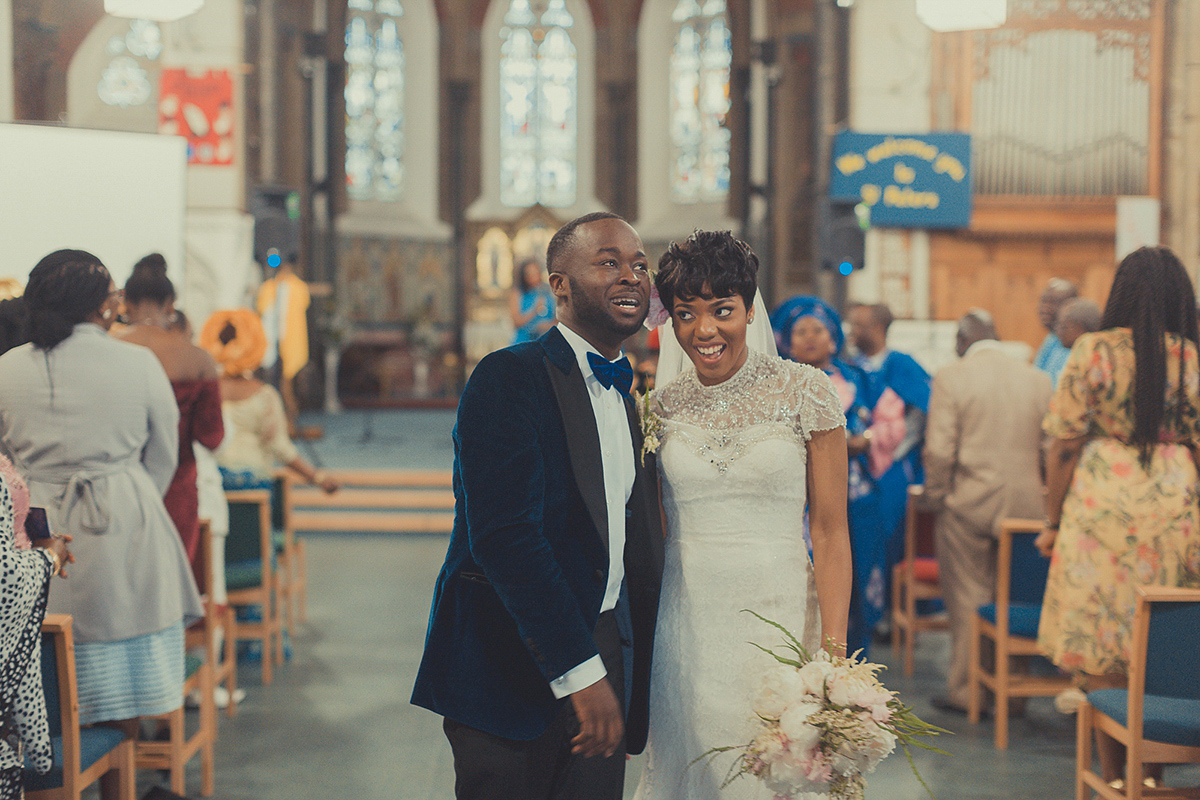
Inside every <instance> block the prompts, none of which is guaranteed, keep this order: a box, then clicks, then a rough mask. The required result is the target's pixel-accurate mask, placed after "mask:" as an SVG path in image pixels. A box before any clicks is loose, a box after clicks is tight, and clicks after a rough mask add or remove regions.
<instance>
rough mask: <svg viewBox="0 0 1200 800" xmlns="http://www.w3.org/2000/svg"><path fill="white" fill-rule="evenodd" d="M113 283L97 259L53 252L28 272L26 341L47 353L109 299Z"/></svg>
mask: <svg viewBox="0 0 1200 800" xmlns="http://www.w3.org/2000/svg"><path fill="white" fill-rule="evenodd" d="M111 283H112V279H111V278H110V277H109V274H108V270H107V269H106V268H105V267H104V264H102V263H100V259H98V258H96V257H95V256H94V255H92V254H91V253H88V252H85V251H83V250H55V251H54V252H53V253H51V254H50V255H48V256H46V257H45V258H43V259H42V260H41V261H39V262H38V263H37V266H36V267H34V268H33V271H32V272H30V273H29V283H28V284H27V285H26V286H25V307H26V309H27V311H28V313H29V340H30V341H31V342H33V346H34V347H36V348H38V349H39V350H46V351H50V350H53V349H54V348H55V347H57V346H58V345H59V343H60V342H62V341H63V340H64V339H66V338H67V337H68V336H70V335H71V333H72V332H73V331H74V329H75V326H76V325H78V324H79V323H81V322H86V321H87V320H88V319H89V318H90V317H91V316H92V315H93V314H95V313H96V312H97V311H99V310H100V306H102V305H104V301H105V300H107V299H108V287H109V285H110V284H111Z"/></svg>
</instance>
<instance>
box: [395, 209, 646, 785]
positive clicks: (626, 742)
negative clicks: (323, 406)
mask: <svg viewBox="0 0 1200 800" xmlns="http://www.w3.org/2000/svg"><path fill="white" fill-rule="evenodd" d="M546 262H547V263H546V267H547V270H548V271H549V273H550V287H551V289H552V290H553V292H554V295H555V298H556V300H557V316H558V325H557V326H556V327H554V328H551V329H550V331H549V332H547V333H546V334H545V335H544V336H542V338H541V339H539V340H538V341H536V342H529V343H526V344H519V345H515V346H513V347H509V348H507V349H505V350H500V351H498V352H496V353H492V354H491V355H489V356H487V357H486V358H484V359H483V360H482V361H480V362H479V365H478V366H477V367H476V368H475V371H474V372H473V373H472V375H471V379H470V381H468V383H467V386H466V389H465V390H464V391H463V395H462V398H461V400H460V402H459V406H458V423H457V425H456V426H455V430H454V449H455V461H454V496H455V520H454V532H453V533H452V534H451V537H450V547H449V552H447V554H446V562H445V564H444V565H443V567H442V571H441V574H440V575H439V576H438V580H437V586H436V588H435V590H434V596H433V608H432V611H431V613H430V620H429V630H428V633H427V634H426V640H425V654H424V657H423V658H422V660H421V666H420V670H419V671H418V673H417V682H416V686H415V687H414V689H413V696H412V702H413V703H415V704H416V705H419V706H423V707H425V708H428V709H430V710H432V711H434V712H436V713H438V714H441V715H442V716H443V717H445V721H444V723H443V728H444V730H445V733H446V738H448V739H449V740H450V747H451V749H452V750H453V752H454V771H455V794H456V796H457V797H458V798H460V800H463V799H465V798H471V799H472V800H474V799H475V798H504V800H509V798H529V799H530V800H534V799H535V798H536V799H539V800H540V799H541V798H545V799H546V800H550V798H555V799H556V800H557V799H558V798H562V799H563V800H565V799H566V798H572V799H573V798H597V800H601V799H603V800H617V799H618V798H620V797H621V795H622V789H623V784H624V775H625V757H624V756H625V753H626V752H631V753H638V752H641V750H642V749H643V747H645V743H646V728H647V718H648V714H649V709H648V694H649V684H650V656H651V652H652V648H653V638H654V624H655V616H656V614H657V610H658V592H659V582H660V579H661V574H662V522H661V516H660V512H659V505H658V487H657V477H656V469H655V465H654V459H653V455H647V456H646V458H645V463H644V464H643V463H642V459H641V458H640V456H639V454H640V452H641V446H642V437H641V429H640V426H639V424H638V421H637V412H636V410H635V409H634V407H633V405H632V403H631V402H630V400H629V398H628V391H629V383H630V379H631V377H632V373H631V371H630V369H629V363H628V361H626V360H625V359H624V357H623V356H622V355H621V345H622V343H623V342H624V341H625V339H627V338H628V337H630V336H631V335H633V333H634V332H636V331H637V329H638V327H639V326H640V325H641V324H642V320H644V319H645V317H646V312H647V310H648V308H649V294H650V273H649V264H648V262H647V260H646V254H645V252H644V251H643V247H642V242H641V239H640V238H639V237H638V235H637V232H636V231H634V229H633V228H632V227H630V226H629V224H628V223H626V222H625V221H624V220H622V219H621V218H620V217H618V216H616V215H614V214H609V213H606V212H600V213H595V214H588V215H586V216H583V217H579V218H578V219H575V220H572V221H571V222H568V223H567V224H566V225H564V226H563V227H562V228H561V229H560V230H559V231H558V232H557V233H556V234H555V235H554V237H553V238H552V239H551V240H550V245H549V248H548V249H547V252H546Z"/></svg>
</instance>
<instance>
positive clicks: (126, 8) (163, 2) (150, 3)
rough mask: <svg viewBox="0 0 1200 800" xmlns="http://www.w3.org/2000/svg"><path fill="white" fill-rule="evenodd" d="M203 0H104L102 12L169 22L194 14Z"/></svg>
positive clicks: (117, 15) (115, 15)
mask: <svg viewBox="0 0 1200 800" xmlns="http://www.w3.org/2000/svg"><path fill="white" fill-rule="evenodd" d="M203 5H204V0H104V12H105V13H106V14H111V15H112V16H114V17H128V18H130V19H152V20H155V21H157V22H171V21H172V20H177V19H180V18H182V17H186V16H187V15H189V14H195V13H196V12H197V11H199V10H200V7H201V6H203Z"/></svg>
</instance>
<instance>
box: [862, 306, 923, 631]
mask: <svg viewBox="0 0 1200 800" xmlns="http://www.w3.org/2000/svg"><path fill="white" fill-rule="evenodd" d="M847 316H848V317H849V322H850V340H851V343H852V344H853V345H854V347H855V349H856V350H858V356H857V357H856V358H855V359H854V360H853V362H852V363H854V364H855V365H856V366H858V367H860V368H862V370H863V371H864V372H866V373H867V379H868V380H869V381H870V382H871V384H872V386H871V391H872V393H873V394H877V395H878V394H882V393H883V392H884V390H885V389H891V390H892V391H893V392H895V393H896V396H897V397H899V398H900V399H901V400H903V401H904V439H902V440H901V442H900V444H898V445H896V450H895V452H894V453H893V454H892V458H893V459H894V460H895V461H896V463H897V464H899V465H900V468H901V470H902V471H903V474H904V479H905V489H906V491H907V487H908V486H911V485H913V484H918V483H921V482H922V481H923V480H924V474H923V471H922V468H921V445H922V444H923V442H924V441H925V417H926V415H927V414H928V413H929V389H930V379H929V373H928V372H926V371H925V368H924V367H922V366H921V365H920V364H918V363H917V360H916V359H915V358H913V357H912V356H910V355H908V354H907V353H901V352H900V351H898V350H893V349H892V348H890V347H888V345H887V334H888V329H889V328H890V327H891V325H892V310H891V309H890V308H888V307H887V305H886V304H884V303H874V304H871V305H866V304H861V303H860V304H858V305H855V306H852V307H851V308H850V312H849V314H848V315H847ZM900 524H901V525H902V524H903V522H901V523H900ZM891 542H892V547H891V550H890V551H889V553H888V564H887V569H885V570H884V573H883V574H884V580H885V582H886V583H887V584H889V585H888V588H887V590H886V591H887V596H889V597H890V596H891V587H890V584H891V576H892V565H894V564H895V563H896V562H898V561H899V560H900V559H901V558H903V557H904V536H903V534H902V533H901V532H900V531H899V530H897V531H896V532H895V533H894V534H893V536H892V539H891ZM883 621H884V622H885V623H887V621H888V619H887V617H886V616H884V618H883Z"/></svg>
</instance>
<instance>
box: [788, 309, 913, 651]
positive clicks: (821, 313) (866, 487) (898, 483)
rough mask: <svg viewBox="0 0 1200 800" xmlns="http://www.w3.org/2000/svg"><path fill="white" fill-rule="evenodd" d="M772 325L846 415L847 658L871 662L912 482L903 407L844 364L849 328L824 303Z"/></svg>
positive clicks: (794, 357)
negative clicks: (903, 454)
mask: <svg viewBox="0 0 1200 800" xmlns="http://www.w3.org/2000/svg"><path fill="white" fill-rule="evenodd" d="M771 325H772V327H773V328H774V329H775V331H776V336H777V337H778V338H779V339H780V340H781V341H782V342H784V343H785V344H786V345H787V346H786V347H781V350H782V351H783V352H787V353H789V355H790V356H791V358H792V360H794V361H799V362H800V363H802V364H809V365H811V366H814V367H817V368H818V369H820V370H823V371H824V372H825V374H826V375H828V376H829V377H830V378H831V379H832V380H833V385H834V387H836V388H837V392H838V397H839V398H840V399H841V402H842V411H843V412H844V413H845V415H846V449H847V455H848V456H849V459H850V464H849V478H848V480H849V484H848V501H849V510H848V513H849V520H850V544H851V549H852V551H853V553H854V592H853V594H852V595H851V599H850V628H849V631H848V633H847V648H846V649H847V652H850V653H853V652H855V651H856V650H862V651H863V655H864V656H866V654H867V652H868V650H869V648H870V644H871V637H872V633H873V631H874V629H875V626H876V625H877V624H878V623H879V622H880V620H881V619H882V618H883V612H884V606H885V604H886V599H887V596H888V595H887V572H888V571H889V570H890V561H891V560H892V559H891V553H892V551H893V549H894V542H893V540H894V538H895V536H896V535H897V532H898V531H899V530H900V526H901V525H902V523H903V520H904V504H905V501H906V497H907V491H908V490H907V486H908V479H907V478H906V476H905V470H904V466H903V465H902V464H901V463H900V462H898V461H896V458H895V455H896V450H897V448H898V447H899V446H900V444H901V443H902V442H903V441H904V438H905V435H906V434H907V426H906V424H905V421H904V400H903V399H901V397H900V396H899V395H898V394H896V392H894V391H893V390H891V389H887V388H884V389H882V390H881V391H875V390H874V389H873V388H872V384H871V381H870V380H869V379H868V377H867V374H866V373H865V372H864V371H863V370H862V369H860V368H858V367H855V366H854V365H852V364H849V363H847V362H845V361H843V360H842V359H840V358H838V353H840V352H841V349H842V345H843V343H844V336H843V334H842V321H841V318H840V317H839V316H838V313H837V312H836V311H834V310H833V308H832V307H831V306H830V305H829V304H828V303H826V302H825V301H824V300H821V299H820V298H819V297H809V296H799V297H793V298H792V299H791V300H788V301H786V302H785V303H784V304H783V305H782V306H780V307H779V308H778V309H776V310H775V313H774V314H773V315H772V318H771Z"/></svg>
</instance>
